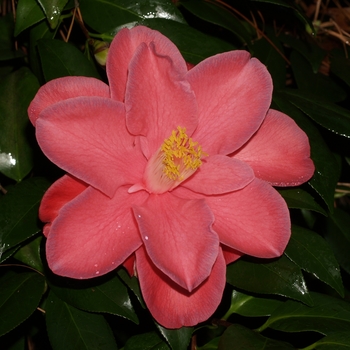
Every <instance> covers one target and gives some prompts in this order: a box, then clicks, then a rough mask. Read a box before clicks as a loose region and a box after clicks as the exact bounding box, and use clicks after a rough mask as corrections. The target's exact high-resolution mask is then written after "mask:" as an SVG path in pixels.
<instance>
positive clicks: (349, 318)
mask: <svg viewBox="0 0 350 350" xmlns="http://www.w3.org/2000/svg"><path fill="white" fill-rule="evenodd" d="M310 294H311V296H312V300H313V301H314V305H313V306H312V307H310V306H306V305H304V304H302V303H299V302H296V301H292V300H288V301H286V302H285V303H284V305H282V306H280V307H279V308H277V309H276V310H275V311H274V312H273V314H272V315H271V316H270V318H269V319H268V320H267V321H266V323H265V324H264V325H263V326H262V327H260V328H259V331H262V330H264V329H266V328H267V327H270V328H273V329H277V330H279V331H283V332H304V331H315V332H319V333H321V334H326V335H327V334H328V333H330V332H335V331H349V329H350V304H349V303H348V302H345V301H343V300H341V299H336V298H332V297H330V296H327V295H324V294H319V293H313V292H312V293H310Z"/></svg>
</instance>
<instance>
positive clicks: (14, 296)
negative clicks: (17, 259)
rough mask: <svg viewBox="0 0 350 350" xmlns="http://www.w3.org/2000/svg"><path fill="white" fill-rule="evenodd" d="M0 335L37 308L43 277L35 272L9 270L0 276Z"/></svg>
mask: <svg viewBox="0 0 350 350" xmlns="http://www.w3.org/2000/svg"><path fill="white" fill-rule="evenodd" d="M0 285H1V288H0V315H1V317H0V336H1V335H3V334H5V333H7V332H9V331H10V330H12V329H13V328H15V327H17V326H18V325H19V324H20V323H22V322H23V321H25V320H26V319H27V318H28V317H29V316H30V315H31V314H32V313H33V312H34V311H35V309H36V308H37V306H38V304H39V301H40V299H41V296H42V294H43V292H44V287H45V279H44V277H43V276H41V275H39V274H37V273H35V272H22V273H15V272H13V271H9V272H7V273H5V274H4V275H3V276H1V277H0Z"/></svg>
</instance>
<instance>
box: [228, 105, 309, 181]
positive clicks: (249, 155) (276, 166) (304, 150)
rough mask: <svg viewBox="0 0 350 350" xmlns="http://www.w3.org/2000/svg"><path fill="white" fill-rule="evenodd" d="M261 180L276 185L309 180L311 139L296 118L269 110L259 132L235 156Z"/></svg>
mask: <svg viewBox="0 0 350 350" xmlns="http://www.w3.org/2000/svg"><path fill="white" fill-rule="evenodd" d="M234 157H235V158H238V159H241V160H243V161H245V162H247V163H248V164H249V165H250V166H251V167H252V168H253V169H254V172H255V175H256V176H257V177H259V178H260V179H263V180H265V181H268V182H270V183H271V184H272V185H274V186H297V185H300V184H302V183H304V182H305V181H307V180H309V179H310V178H311V176H312V175H313V173H314V170H315V167H314V164H313V162H312V160H311V159H310V145H309V140H308V137H307V136H306V134H305V133H304V131H302V130H301V129H300V128H299V127H298V126H297V124H296V123H295V122H294V120H293V119H291V118H290V117H288V116H287V115H285V114H283V113H281V112H278V111H275V110H272V109H270V110H269V112H268V114H267V116H266V118H265V120H264V122H263V124H262V125H261V127H260V129H259V130H258V132H257V133H256V134H255V135H254V136H253V137H252V138H251V139H250V140H249V142H248V143H246V144H245V145H244V146H243V147H242V148H241V149H240V150H239V151H238V152H237V153H236V154H235V155H234Z"/></svg>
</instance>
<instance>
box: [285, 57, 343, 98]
mask: <svg viewBox="0 0 350 350" xmlns="http://www.w3.org/2000/svg"><path fill="white" fill-rule="evenodd" d="M290 60H291V67H292V69H293V75H294V78H295V80H296V82H297V85H298V88H299V91H300V94H301V95H303V94H304V93H306V94H307V93H308V92H311V93H312V94H313V95H314V96H317V98H320V99H322V100H328V101H330V102H339V101H343V100H345V98H346V92H345V90H343V89H342V88H341V87H340V86H339V85H337V84H336V83H335V82H334V81H333V80H332V79H331V78H330V77H327V76H325V75H324V74H321V73H319V72H317V73H314V72H313V71H312V70H311V65H310V64H309V63H308V61H307V60H306V58H304V57H303V56H302V55H301V54H300V53H298V52H297V51H293V52H292V54H291V57H290Z"/></svg>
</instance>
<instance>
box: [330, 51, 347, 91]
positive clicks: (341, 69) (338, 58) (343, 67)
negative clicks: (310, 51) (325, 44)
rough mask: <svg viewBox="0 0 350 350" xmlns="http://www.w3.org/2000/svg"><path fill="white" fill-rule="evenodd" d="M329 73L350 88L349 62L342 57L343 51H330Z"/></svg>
mask: <svg viewBox="0 0 350 350" xmlns="http://www.w3.org/2000/svg"><path fill="white" fill-rule="evenodd" d="M331 72H332V73H334V74H335V75H336V76H337V77H338V78H340V79H342V80H343V81H344V82H345V83H346V84H347V85H348V86H350V60H349V58H346V57H345V56H344V53H343V51H336V50H334V51H332V53H331Z"/></svg>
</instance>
